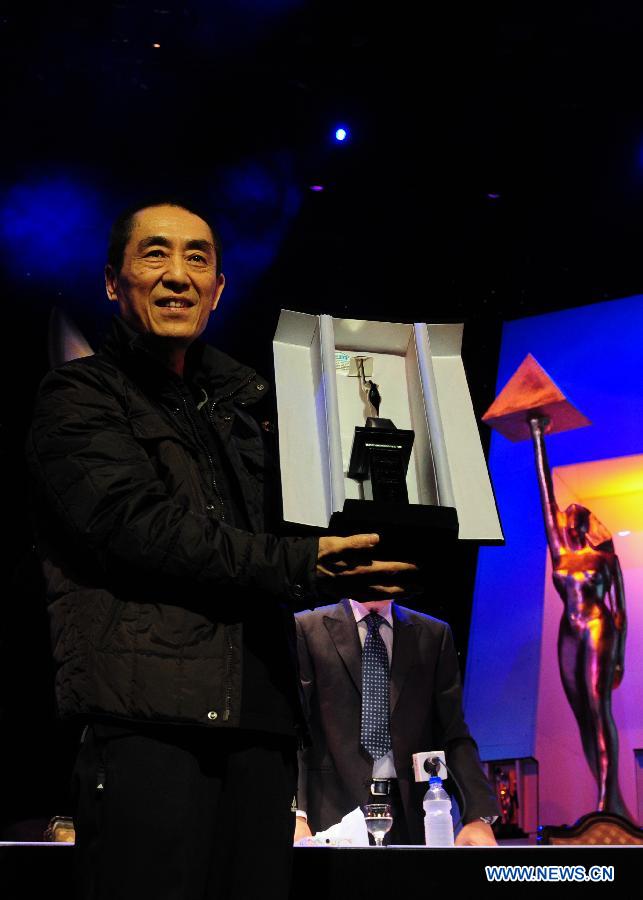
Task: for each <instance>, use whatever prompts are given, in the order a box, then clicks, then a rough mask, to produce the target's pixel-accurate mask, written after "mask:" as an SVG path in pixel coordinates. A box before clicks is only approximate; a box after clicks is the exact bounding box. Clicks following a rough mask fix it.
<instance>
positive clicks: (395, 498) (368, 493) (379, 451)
mask: <svg viewBox="0 0 643 900" xmlns="http://www.w3.org/2000/svg"><path fill="white" fill-rule="evenodd" d="M372 366H373V360H372V359H370V358H369V357H367V356H353V357H351V361H350V369H349V373H348V374H349V375H356V376H357V377H358V378H359V386H360V389H361V392H362V394H363V395H364V397H365V399H366V402H367V404H368V405H369V406H370V407H371V411H372V412H374V413H375V415H374V416H367V418H366V426H365V427H362V426H359V425H358V426H356V428H355V437H354V439H353V449H352V451H351V459H350V464H349V467H348V477H349V478H354V479H355V480H356V481H360V482H361V483H362V489H363V491H364V499H365V500H375V501H376V502H377V501H380V500H381V501H384V502H394V503H395V502H398V503H408V502H409V492H408V489H407V485H406V472H407V469H408V467H409V460H410V458H411V449H412V447H413V438H414V437H415V433H414V432H413V431H411V430H409V429H400V428H396V427H395V425H394V424H393V422H392V421H391V420H390V419H380V418H379V414H380V404H381V402H382V398H381V395H380V392H379V388H378V386H377V384H375V382H374V381H372V380H370V379H368V378H367V376H368V375H372ZM367 369H368V370H369V371H367Z"/></svg>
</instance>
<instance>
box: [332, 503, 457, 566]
mask: <svg viewBox="0 0 643 900" xmlns="http://www.w3.org/2000/svg"><path fill="white" fill-rule="evenodd" d="M370 532H375V533H376V534H379V536H380V543H379V544H378V545H377V558H378V559H394V560H405V561H411V562H412V561H416V560H417V561H419V562H422V561H424V560H425V559H426V556H427V553H429V552H433V551H434V550H435V548H436V546H438V547H439V546H445V545H447V544H454V543H455V542H456V541H457V539H458V514H457V512H456V510H455V509H454V508H453V507H452V506H425V505H423V504H420V503H393V502H385V501H378V500H345V501H344V508H343V510H342V511H341V512H335V513H333V515H332V516H331V520H330V523H329V525H328V533H329V534H335V535H338V536H344V535H349V534H369V533H370Z"/></svg>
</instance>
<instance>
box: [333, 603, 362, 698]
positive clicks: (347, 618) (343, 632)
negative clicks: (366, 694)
mask: <svg viewBox="0 0 643 900" xmlns="http://www.w3.org/2000/svg"><path fill="white" fill-rule="evenodd" d="M324 625H325V626H326V629H327V631H328V634H329V636H330V639H331V641H332V642H333V644H334V645H335V649H336V650H337V652H338V653H339V655H340V657H341V658H342V661H343V663H344V665H345V666H346V669H347V671H348V674H349V675H350V677H351V680H352V682H353V684H354V685H355V688H356V689H357V692H358V693H359V695H360V696H361V694H362V645H361V644H360V641H359V635H358V633H357V624H356V622H355V616H354V615H353V610H352V609H351V605H350V603H349V602H348V600H342V602H341V603H338V604H337V605H336V606H335V608H334V609H333V610H332V611H331V612H330V613H328V614H327V615H325V616H324Z"/></svg>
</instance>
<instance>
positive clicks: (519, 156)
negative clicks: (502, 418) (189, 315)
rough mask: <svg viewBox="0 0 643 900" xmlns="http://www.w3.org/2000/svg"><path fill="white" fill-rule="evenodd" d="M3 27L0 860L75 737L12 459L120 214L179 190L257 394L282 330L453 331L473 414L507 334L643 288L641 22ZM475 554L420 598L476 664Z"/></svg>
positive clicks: (356, 10)
mask: <svg viewBox="0 0 643 900" xmlns="http://www.w3.org/2000/svg"><path fill="white" fill-rule="evenodd" d="M561 7H563V8H562V9H561ZM3 10H4V11H3V13H2V16H1V17H0V48H1V49H0V59H1V62H0V65H1V67H2V86H3V87H2V122H3V125H4V128H3V131H4V139H3V151H4V153H3V157H4V161H3V167H2V170H1V171H0V235H1V241H0V249H1V253H2V262H3V272H2V280H1V285H0V287H1V293H0V299H1V302H2V311H3V317H2V321H3V332H4V342H3V353H2V358H3V361H4V364H5V372H4V377H3V403H2V411H3V416H2V436H3V440H2V452H3V456H4V459H3V471H4V473H5V482H4V484H5V489H4V497H5V502H4V504H3V508H4V513H5V514H4V524H5V529H4V532H3V549H4V558H5V563H4V569H3V571H4V573H5V575H4V591H3V604H2V611H3V614H2V633H1V644H0V666H1V680H0V684H1V685H2V697H1V704H0V705H1V707H2V719H1V725H0V728H1V732H0V754H1V759H0V838H2V837H15V836H18V835H20V834H27V833H32V831H31V830H30V829H31V826H30V825H29V821H30V820H39V819H48V818H49V817H50V816H51V815H53V814H62V813H65V812H66V811H67V810H68V805H67V800H66V791H67V779H68V772H69V767H70V761H71V758H72V756H73V748H74V744H75V741H76V739H77V736H76V734H75V733H74V732H73V730H66V729H62V728H61V727H60V726H59V725H57V724H56V721H55V715H54V707H53V696H52V688H51V671H50V662H49V647H48V636H47V620H46V614H45V610H44V605H43V600H42V592H41V589H40V582H39V577H38V572H37V570H36V569H35V568H34V566H33V560H32V556H31V553H30V547H31V538H30V533H29V525H28V516H27V512H26V503H25V490H26V485H25V475H24V470H23V464H22V444H23V441H24V434H25V429H26V427H27V423H28V420H29V414H30V408H31V404H32V400H33V395H34V391H35V389H36V387H37V384H38V382H39V381H40V379H41V378H42V376H43V374H44V373H45V371H46V369H47V353H46V344H47V342H46V337H47V325H48V317H49V315H50V312H51V309H52V308H53V307H54V306H57V307H59V308H61V309H62V310H64V311H65V312H66V313H67V314H68V315H69V316H71V317H72V319H73V320H74V321H75V322H76V323H77V324H78V326H79V327H80V328H81V330H82V331H83V332H84V334H85V335H86V336H87V338H88V339H89V341H90V343H91V344H92V345H93V346H94V347H96V346H97V345H98V344H99V342H100V339H101V335H102V333H103V332H104V330H105V328H106V325H107V323H108V321H109V318H110V316H111V313H112V310H111V307H110V305H109V304H108V302H107V300H106V298H105V295H104V289H103V286H102V275H101V271H102V264H103V251H104V246H105V242H106V239H107V233H108V228H109V223H110V220H111V218H112V216H113V215H114V214H115V213H116V212H118V211H119V210H120V208H121V207H122V206H125V205H129V203H130V202H132V201H133V200H137V199H138V198H139V197H140V196H145V197H147V196H149V195H150V194H157V193H158V194H161V195H170V196H174V195H183V194H185V193H189V194H190V195H191V196H196V197H198V198H199V199H200V201H201V203H202V204H203V206H204V207H206V208H208V209H210V210H211V211H212V212H213V213H214V214H215V217H216V219H217V221H218V222H219V225H220V230H221V232H222V236H223V241H224V270H225V272H226V275H227V278H228V286H227V288H226V291H225V293H224V295H223V300H222V303H221V305H220V307H219V309H218V310H217V312H216V315H215V316H214V318H213V320H212V323H211V326H210V327H209V331H208V338H209V339H210V340H212V341H213V342H216V343H217V344H219V345H220V346H221V347H222V348H223V349H225V350H227V351H228V352H230V353H232V354H233V355H236V356H238V357H240V358H242V359H243V360H244V361H246V362H249V363H251V364H254V365H255V366H256V367H257V368H258V369H259V370H260V371H261V372H262V373H265V374H266V376H268V377H269V376H270V375H271V338H272V335H273V333H274V329H275V326H276V322H277V318H278V314H279V310H280V308H282V307H286V308H291V309H298V310H302V311H307V312H326V313H331V314H333V315H339V316H343V315H345V316H351V317H357V318H373V319H382V320H387V321H427V322H435V321H464V322H465V337H464V351H463V356H464V360H465V366H466V369H467V372H468V376H469V382H470V387H471V392H472V396H473V401H474V406H475V409H476V412H477V414H478V415H481V414H482V413H483V412H484V410H485V409H486V407H487V406H488V404H489V403H490V402H491V400H492V399H493V396H494V388H495V374H496V361H497V352H498V347H499V341H500V333H501V324H502V321H503V320H506V319H512V318H516V317H520V316H525V315H532V314H534V313H537V312H541V311H543V312H544V311H549V310H553V309H559V308H564V307H569V306H575V305H581V304H586V303H591V302H593V301H597V300H605V299H608V298H612V297H620V296H623V295H626V294H631V293H637V292H639V291H641V290H643V271H642V267H641V264H640V253H639V244H640V239H641V227H640V219H641V211H642V208H643V118H642V111H643V110H642V107H643V96H642V88H641V76H640V54H641V50H640V48H641V45H642V38H643V8H642V7H641V5H640V4H639V3H637V2H634V0H632V2H626V0H611V2H609V3H607V2H605V3H600V2H595V3H591V2H585V3H565V4H551V5H548V4H546V3H545V4H543V3H542V2H539V3H535V2H528V0H523V2H521V3H488V4H484V5H479V8H478V9H475V8H474V9H473V10H470V9H467V8H466V7H464V6H459V7H457V8H454V9H453V10H451V11H444V10H439V9H438V10H437V11H436V10H435V9H433V8H431V7H430V6H426V5H424V4H418V3H403V2H402V3H397V4H394V5H386V6H385V7H384V8H383V9H382V10H381V11H380V12H378V11H377V10H376V9H375V5H374V4H372V3H349V2H341V3H340V2H335V0H323V2H305V0H280V2H279V0H272V2H270V0H266V2H260V0H236V2H234V0H221V2H216V0H214V2H207V0H201V2H197V0H186V2H178V0H136V2H135V0H123V2H115V3H96V4H87V3H83V4H80V3H73V2H72V3H65V4H56V5H54V4H51V5H49V6H48V7H45V8H43V9H39V10H38V11H37V13H36V10H35V9H34V8H33V7H32V6H31V5H30V4H26V3H17V2H15V0H14V2H8V3H5V4H4V5H3ZM421 14H422V15H421ZM156 45H158V46H156ZM339 126H345V127H346V128H347V129H348V131H349V134H348V138H347V140H346V141H344V142H343V143H339V142H337V141H335V139H334V132H335V129H336V128H337V127H339ZM312 186H321V187H323V190H311V187H312ZM587 364H588V377H592V375H591V372H592V369H593V368H594V367H596V366H598V365H600V361H599V360H588V361H587ZM482 437H483V442H484V444H485V446H486V444H487V439H488V435H487V433H486V432H485V431H483V432H482ZM475 556H476V553H475V548H472V547H459V548H458V549H457V550H456V551H454V552H453V554H452V555H451V557H449V558H446V559H443V560H442V561H441V565H440V568H439V570H438V569H437V567H436V571H435V588H434V590H432V591H431V593H430V595H428V596H427V597H426V599H425V602H424V608H425V609H426V610H427V611H429V612H431V613H433V614H436V615H438V616H440V617H443V618H446V619H447V620H449V621H450V622H451V623H452V625H453V627H454V631H455V635H456V640H457V643H458V646H459V648H460V653H461V659H462V663H463V667H464V664H465V656H466V644H467V635H468V623H469V614H470V603H471V592H472V587H473V579H474V572H475ZM20 823H22V824H20Z"/></svg>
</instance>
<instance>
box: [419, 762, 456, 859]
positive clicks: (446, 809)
mask: <svg viewBox="0 0 643 900" xmlns="http://www.w3.org/2000/svg"><path fill="white" fill-rule="evenodd" d="M423 806H424V843H425V844H426V846H427V847H453V819H452V818H451V799H450V797H449V795H448V794H447V792H446V791H445V790H444V788H443V787H442V779H441V778H439V777H438V776H437V775H433V776H432V777H431V778H430V779H429V789H428V791H427V792H426V794H425V795H424V803H423Z"/></svg>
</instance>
